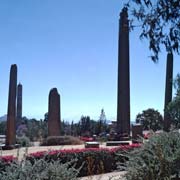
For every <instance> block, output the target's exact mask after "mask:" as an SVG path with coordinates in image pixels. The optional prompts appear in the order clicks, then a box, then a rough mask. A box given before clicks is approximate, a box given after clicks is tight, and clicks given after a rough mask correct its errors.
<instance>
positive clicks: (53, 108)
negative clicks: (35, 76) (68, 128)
mask: <svg viewBox="0 0 180 180" xmlns="http://www.w3.org/2000/svg"><path fill="white" fill-rule="evenodd" d="M60 127H61V115H60V95H59V93H58V91H57V89H56V88H53V89H51V90H50V93H49V107H48V136H59V135H60Z"/></svg>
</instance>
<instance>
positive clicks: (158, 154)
mask: <svg viewBox="0 0 180 180" xmlns="http://www.w3.org/2000/svg"><path fill="white" fill-rule="evenodd" d="M128 158H129V161H128V162H127V163H126V165H127V174H126V175H125V177H126V179H127V180H132V179H133V180H144V179H146V180H153V179H154V180H162V179H167V180H168V179H173V178H175V177H176V178H179V177H180V175H179V172H180V134H179V133H177V132H170V133H161V134H157V135H153V136H152V137H151V138H150V139H149V141H148V142H146V143H145V144H144V145H143V146H142V147H141V148H140V149H138V150H135V151H132V152H130V153H129V155H128Z"/></svg>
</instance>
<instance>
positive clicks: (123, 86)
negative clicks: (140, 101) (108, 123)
mask: <svg viewBox="0 0 180 180" xmlns="http://www.w3.org/2000/svg"><path fill="white" fill-rule="evenodd" d="M117 133H118V134H119V135H122V136H123V135H125V134H126V135H129V134H130V72H129V21H128V12H127V8H123V9H122V12H121V13H120V20H119V41H118V101H117Z"/></svg>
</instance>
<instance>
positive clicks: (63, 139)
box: [41, 136, 82, 146]
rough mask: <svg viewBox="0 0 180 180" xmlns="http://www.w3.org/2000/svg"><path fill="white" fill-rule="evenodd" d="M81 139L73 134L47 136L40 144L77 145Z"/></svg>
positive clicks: (80, 142)
mask: <svg viewBox="0 0 180 180" xmlns="http://www.w3.org/2000/svg"><path fill="white" fill-rule="evenodd" d="M78 144H82V141H81V140H80V139H79V138H77V137H73V136H49V137H47V138H46V139H45V140H44V141H43V142H42V144H41V146H54V145H78Z"/></svg>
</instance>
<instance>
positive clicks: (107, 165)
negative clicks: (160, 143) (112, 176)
mask: <svg viewBox="0 0 180 180" xmlns="http://www.w3.org/2000/svg"><path fill="white" fill-rule="evenodd" d="M137 147H139V145H128V146H121V147H118V148H112V149H107V148H92V149H91V148H89V149H71V150H70V149H69V150H55V151H50V152H45V151H43V152H37V153H32V154H30V155H29V156H28V157H27V159H28V160H30V161H31V162H32V163H34V159H41V158H44V159H45V160H46V161H48V162H51V161H56V160H60V161H61V162H62V163H66V162H69V161H71V160H74V163H73V164H72V166H73V167H75V168H76V169H79V168H80V167H81V166H82V165H83V166H82V168H81V170H80V171H79V174H78V176H87V175H93V174H101V173H106V172H111V171H113V170H115V169H117V164H118V163H119V162H121V163H122V162H124V160H125V159H124V157H121V156H119V155H118V154H120V153H122V152H125V151H127V150H132V149H134V148H137Z"/></svg>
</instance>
